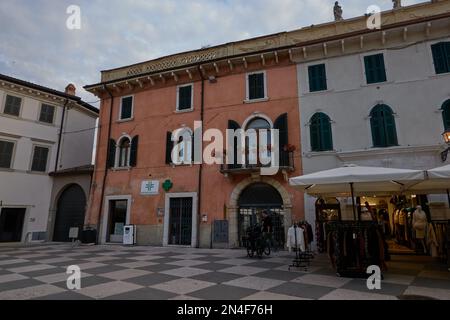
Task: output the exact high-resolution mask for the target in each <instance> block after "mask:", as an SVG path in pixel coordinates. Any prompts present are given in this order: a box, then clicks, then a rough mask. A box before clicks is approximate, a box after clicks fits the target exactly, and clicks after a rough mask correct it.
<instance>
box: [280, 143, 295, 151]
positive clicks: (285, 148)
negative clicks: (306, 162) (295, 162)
mask: <svg viewBox="0 0 450 320" xmlns="http://www.w3.org/2000/svg"><path fill="white" fill-rule="evenodd" d="M295 149H296V148H295V146H294V145H292V144H286V145H285V146H284V147H283V150H284V151H285V152H294V151H295Z"/></svg>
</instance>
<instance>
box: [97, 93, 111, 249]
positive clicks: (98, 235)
mask: <svg viewBox="0 0 450 320" xmlns="http://www.w3.org/2000/svg"><path fill="white" fill-rule="evenodd" d="M103 89H104V90H105V91H106V92H107V93H108V95H109V99H110V105H109V122H108V139H107V145H108V147H107V148H106V160H105V172H104V173H103V181H102V190H101V194H100V206H99V210H98V216H97V244H99V242H100V238H99V237H100V225H101V218H102V211H103V202H104V201H103V198H104V196H105V184H106V176H107V175H108V153H109V140H110V139H111V125H112V114H113V104H114V97H113V95H112V93H111V91H109V90H108V87H107V86H106V85H103ZM99 127H101V125H99ZM100 138H101V136H100V132H99V139H98V141H100ZM98 147H100V145H98V146H97V148H98Z"/></svg>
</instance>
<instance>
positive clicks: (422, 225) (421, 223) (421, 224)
mask: <svg viewBox="0 0 450 320" xmlns="http://www.w3.org/2000/svg"><path fill="white" fill-rule="evenodd" d="M427 224H428V221H427V215H426V213H425V211H423V210H422V207H421V206H417V208H416V210H415V211H414V213H413V222H412V226H413V229H414V231H415V232H416V239H417V241H418V242H420V243H421V244H422V247H423V249H424V251H425V252H426V246H425V241H424V238H425V233H426V228H427Z"/></svg>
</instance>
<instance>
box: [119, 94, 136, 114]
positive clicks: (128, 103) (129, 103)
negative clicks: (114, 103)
mask: <svg viewBox="0 0 450 320" xmlns="http://www.w3.org/2000/svg"><path fill="white" fill-rule="evenodd" d="M132 116H133V97H126V98H122V107H121V113H120V119H130V118H131V117H132Z"/></svg>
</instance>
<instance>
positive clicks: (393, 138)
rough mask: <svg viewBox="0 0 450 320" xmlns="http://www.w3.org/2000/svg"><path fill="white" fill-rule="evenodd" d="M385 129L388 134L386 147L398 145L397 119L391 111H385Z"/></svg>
mask: <svg viewBox="0 0 450 320" xmlns="http://www.w3.org/2000/svg"><path fill="white" fill-rule="evenodd" d="M384 127H385V132H386V146H387V147H392V146H397V145H398V140H397V129H396V127H395V118H394V115H393V114H392V111H391V110H388V109H386V108H385V110H384Z"/></svg>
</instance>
